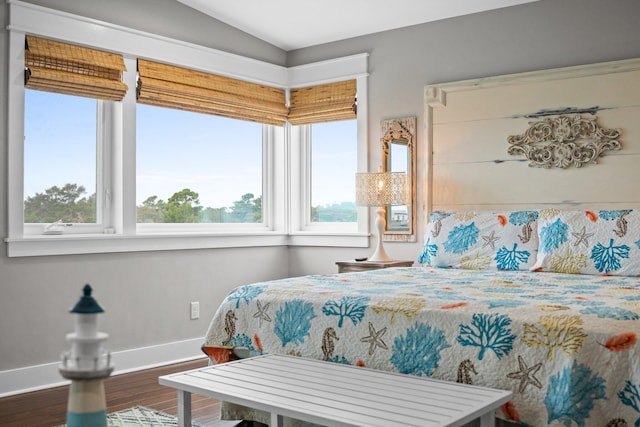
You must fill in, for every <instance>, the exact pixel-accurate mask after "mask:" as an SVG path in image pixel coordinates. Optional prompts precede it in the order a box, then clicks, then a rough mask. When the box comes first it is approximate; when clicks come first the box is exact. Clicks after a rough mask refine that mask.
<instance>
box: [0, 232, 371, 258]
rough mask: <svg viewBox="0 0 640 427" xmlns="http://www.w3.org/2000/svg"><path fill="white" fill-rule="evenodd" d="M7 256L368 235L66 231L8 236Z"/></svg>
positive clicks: (358, 242)
mask: <svg viewBox="0 0 640 427" xmlns="http://www.w3.org/2000/svg"><path fill="white" fill-rule="evenodd" d="M5 241H6V242H7V256H8V257H28V256H46V255H74V254H95V253H116V252H145V251H163V250H187V249H213V248H242V247H261V246H326V247H336V246H338V247H367V246H368V245H369V237H368V234H361V233H350V234H349V233H348V234H345V233H313V232H299V233H295V234H290V235H287V234H284V233H278V232H262V233H255V232H253V233H216V234H212V233H207V234H204V233H192V234H184V233H165V234H145V235H142V234H137V235H121V234H83V235H79V234H67V235H51V236H43V235H38V236H26V237H22V238H7V239H5Z"/></svg>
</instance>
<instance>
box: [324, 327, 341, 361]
mask: <svg viewBox="0 0 640 427" xmlns="http://www.w3.org/2000/svg"><path fill="white" fill-rule="evenodd" d="M334 339H336V340H340V338H338V337H337V336H336V331H335V330H334V329H333V328H327V329H325V330H324V333H323V334H322V354H323V355H324V357H323V358H322V359H323V360H329V359H331V356H333V351H334V350H335V349H336V346H335V344H334V343H333V340H334Z"/></svg>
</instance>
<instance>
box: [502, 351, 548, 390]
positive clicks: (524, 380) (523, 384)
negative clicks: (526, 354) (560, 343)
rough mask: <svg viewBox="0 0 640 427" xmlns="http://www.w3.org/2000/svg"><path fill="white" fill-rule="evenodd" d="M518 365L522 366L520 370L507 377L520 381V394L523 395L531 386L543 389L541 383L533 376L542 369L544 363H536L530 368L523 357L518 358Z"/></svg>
mask: <svg viewBox="0 0 640 427" xmlns="http://www.w3.org/2000/svg"><path fill="white" fill-rule="evenodd" d="M518 365H520V370H519V371H516V372H511V373H510V374H507V377H508V378H513V379H516V380H520V387H519V388H518V391H519V392H520V393H523V392H524V390H525V389H526V388H527V385H529V384H531V385H534V386H536V387H538V388H542V384H541V383H540V381H538V379H537V378H536V377H534V376H533V375H534V374H535V373H536V372H538V370H539V369H540V368H541V367H542V363H536V364H535V365H533V366H532V367H530V368H529V367H527V363H526V362H525V361H524V359H523V358H522V356H518Z"/></svg>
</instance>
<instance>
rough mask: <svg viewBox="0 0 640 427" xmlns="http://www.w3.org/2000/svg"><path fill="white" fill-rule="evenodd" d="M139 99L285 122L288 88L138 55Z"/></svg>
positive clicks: (237, 117) (163, 105)
mask: <svg viewBox="0 0 640 427" xmlns="http://www.w3.org/2000/svg"><path fill="white" fill-rule="evenodd" d="M138 73H139V80H138V102H140V103H142V104H148V105H155V106H160V107H169V108H177V109H181V110H187V111H192V112H197V113H206V114H215V115H218V116H223V117H230V118H234V119H240V120H247V121H252V122H258V123H265V124H272V125H279V126H282V125H283V124H284V123H285V121H286V120H287V112H288V110H287V108H286V106H285V95H284V90H282V89H278V88H273V87H268V86H263V85H260V84H256V83H250V82H246V81H243V80H237V79H232V78H229V77H223V76H218V75H215V74H209V73H204V72H200V71H195V70H190V69H186V68H181V67H176V66H174V65H165V64H160V63H157V62H152V61H147V60H144V59H138Z"/></svg>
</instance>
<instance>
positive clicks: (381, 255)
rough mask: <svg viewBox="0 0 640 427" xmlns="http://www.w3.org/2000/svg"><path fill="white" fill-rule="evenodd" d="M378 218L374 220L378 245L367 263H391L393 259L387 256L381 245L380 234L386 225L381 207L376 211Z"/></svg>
mask: <svg viewBox="0 0 640 427" xmlns="http://www.w3.org/2000/svg"><path fill="white" fill-rule="evenodd" d="M376 213H377V214H378V217H377V218H376V229H377V230H378V244H377V246H376V251H375V252H374V253H373V255H371V257H369V259H368V261H393V259H392V258H391V257H390V256H389V255H388V254H387V252H386V251H385V250H384V246H383V245H382V233H384V227H385V225H386V223H387V221H386V220H385V218H384V216H385V210H384V208H383V207H382V206H380V207H378V209H377V210H376Z"/></svg>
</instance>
